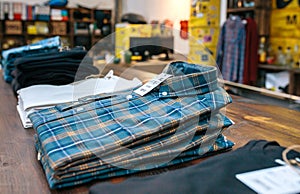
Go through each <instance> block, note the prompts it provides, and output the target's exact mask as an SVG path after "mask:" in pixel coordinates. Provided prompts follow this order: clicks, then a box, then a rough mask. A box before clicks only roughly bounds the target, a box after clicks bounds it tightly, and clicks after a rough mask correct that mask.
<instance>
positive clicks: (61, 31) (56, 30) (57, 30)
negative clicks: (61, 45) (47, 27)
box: [51, 22, 67, 35]
mask: <svg viewBox="0 0 300 194" xmlns="http://www.w3.org/2000/svg"><path fill="white" fill-rule="evenodd" d="M51 29H52V34H54V35H66V34H67V23H66V22H51Z"/></svg>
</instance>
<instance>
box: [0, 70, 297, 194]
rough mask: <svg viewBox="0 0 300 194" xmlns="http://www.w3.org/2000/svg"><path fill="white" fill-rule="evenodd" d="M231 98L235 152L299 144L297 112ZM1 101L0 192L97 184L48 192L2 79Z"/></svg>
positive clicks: (85, 189) (130, 74)
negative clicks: (258, 143) (263, 143)
mask: <svg viewBox="0 0 300 194" xmlns="http://www.w3.org/2000/svg"><path fill="white" fill-rule="evenodd" d="M112 68H113V69H115V73H117V74H120V75H122V76H123V77H126V78H128V79H130V78H132V77H133V76H136V77H138V78H140V79H142V80H146V79H150V78H151V77H153V76H154V74H152V73H146V72H141V71H139V70H130V71H126V68H125V67H122V68H120V67H118V66H117V65H115V66H113V67H112ZM1 73H2V72H1ZM232 97H233V100H234V102H233V103H232V104H230V105H228V106H227V108H226V114H227V116H228V117H230V118H231V119H232V120H233V121H234V122H235V125H233V126H231V127H230V128H228V129H227V130H226V131H225V133H224V134H225V135H226V136H227V138H228V139H230V140H232V141H234V142H235V143H236V145H235V147H234V149H236V148H238V147H240V146H243V145H244V144H246V143H247V142H248V141H249V140H253V139H265V140H270V141H277V142H279V143H280V144H281V145H283V146H289V145H293V144H300V119H299V118H300V112H297V111H293V110H288V109H285V108H281V107H277V106H270V105H265V104H260V103H259V102H256V101H251V100H248V99H245V98H241V97H236V96H232ZM0 100H1V105H0V193H5V194H6V193H9V194H10V193H22V194H23V193H39V194H42V193H72V194H73V193H88V189H89V187H90V186H91V185H92V184H94V183H98V182H100V181H95V182H92V183H88V184H85V185H82V186H77V187H74V188H68V189H63V190H50V189H49V187H48V184H47V181H46V178H45V174H44V171H43V169H42V167H41V165H40V163H39V161H37V156H36V151H35V148H34V138H33V135H34V130H33V129H27V130H26V129H24V128H23V127H22V124H21V122H20V119H19V115H18V113H17V110H16V104H17V100H16V98H15V96H14V95H13V92H12V89H11V86H10V85H9V84H6V83H5V82H4V81H3V78H2V77H1V78H0Z"/></svg>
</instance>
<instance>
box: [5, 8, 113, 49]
mask: <svg viewBox="0 0 300 194" xmlns="http://www.w3.org/2000/svg"><path fill="white" fill-rule="evenodd" d="M52 9H60V10H66V11H67V16H66V17H62V18H61V20H59V19H57V18H55V17H54V19H53V18H51V15H50V20H47V21H45V20H41V19H38V20H32V19H28V20H0V38H1V40H2V41H0V43H1V45H0V51H1V52H2V49H3V42H4V40H3V39H5V38H6V37H16V39H17V38H19V39H20V38H22V41H23V45H25V44H27V43H28V42H31V40H32V39H34V38H39V37H45V38H46V37H52V36H62V37H67V36H68V39H69V42H68V46H70V47H75V46H81V45H78V44H80V43H82V42H84V44H85V45H84V46H85V47H86V48H87V49H90V48H91V47H92V45H93V44H94V42H95V40H99V39H101V38H103V37H104V36H105V34H96V33H95V31H96V30H98V29H100V31H101V30H102V29H101V28H102V27H103V26H107V25H109V27H110V29H112V22H111V15H112V10H98V9H85V8H66V7H51V10H52ZM96 12H101V13H104V14H106V15H109V17H108V18H109V20H108V19H107V17H106V18H102V19H103V21H99V18H96V17H95V16H96V14H95V13H96ZM50 13H52V12H51V11H50ZM58 18H59V17H58ZM100 19H101V18H100ZM38 22H40V23H43V22H44V23H46V25H45V26H46V27H47V28H48V32H47V33H45V34H44V33H38V32H36V31H37V29H35V28H37V25H36V23H38ZM7 23H9V24H11V25H13V24H14V23H18V26H17V27H18V29H21V32H20V30H19V32H18V33H13V32H10V33H7V28H6V24H7ZM76 23H87V26H88V28H87V32H88V33H86V34H82V33H78V34H77V33H76ZM90 24H94V28H91V27H90ZM96 24H97V25H96ZM99 24H101V25H99ZM29 26H30V27H31V28H32V29H28V27H29ZM17 27H16V28H17ZM11 29H12V30H13V29H14V26H12V28H11ZM30 30H32V31H31V33H30V32H28V31H30ZM110 33H111V31H110ZM78 39H86V41H84V40H81V41H79V42H78ZM13 47H14V46H12V47H9V48H13Z"/></svg>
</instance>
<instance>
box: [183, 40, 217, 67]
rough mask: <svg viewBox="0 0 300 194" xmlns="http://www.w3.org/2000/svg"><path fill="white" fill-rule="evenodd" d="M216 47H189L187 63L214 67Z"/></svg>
mask: <svg viewBox="0 0 300 194" xmlns="http://www.w3.org/2000/svg"><path fill="white" fill-rule="evenodd" d="M216 50H217V46H216V45H215V46H206V47H205V46H190V51H189V54H188V61H189V62H190V63H195V64H202V65H211V66H215V65H216V61H215V56H216Z"/></svg>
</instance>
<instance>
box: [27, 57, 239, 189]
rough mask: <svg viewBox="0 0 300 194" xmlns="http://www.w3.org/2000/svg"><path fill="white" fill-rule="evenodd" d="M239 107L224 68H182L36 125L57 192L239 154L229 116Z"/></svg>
mask: <svg viewBox="0 0 300 194" xmlns="http://www.w3.org/2000/svg"><path fill="white" fill-rule="evenodd" d="M151 84H152V86H153V87H151ZM141 92H142V93H141ZM231 101H232V99H231V97H230V96H229V95H228V94H227V93H226V91H225V90H224V89H223V88H222V87H221V86H220V84H219V82H218V75H217V69H216V67H213V66H201V65H196V64H189V63H186V62H180V61H178V62H172V63H170V64H169V65H168V66H167V67H166V69H165V70H164V71H163V72H162V74H161V75H159V76H158V77H157V78H155V79H153V80H151V81H149V82H148V83H146V84H145V85H143V86H142V87H141V88H136V89H133V90H127V91H125V92H122V93H118V94H99V95H93V96H87V97H84V98H81V99H79V100H78V101H74V102H70V103H64V104H60V105H56V106H55V107H52V108H47V109H44V110H40V111H38V112H34V113H32V114H30V115H29V118H30V120H31V122H32V124H33V128H34V129H35V132H36V134H35V140H36V150H37V152H38V159H39V160H40V162H41V164H42V165H43V168H44V171H45V174H46V178H47V180H48V183H49V186H50V188H63V187H69V186H74V185H78V184H82V183H86V182H89V181H92V180H95V179H108V178H113V177H119V176H124V175H131V174H134V173H137V172H144V171H148V170H157V169H161V168H165V167H169V166H173V165H179V164H184V163H186V162H189V161H192V160H195V159H198V158H202V157H206V156H209V155H212V154H216V153H220V152H223V151H226V150H229V149H231V148H232V146H233V145H234V143H233V142H231V141H230V140H227V139H226V137H225V136H224V135H223V133H222V132H223V130H224V129H226V128H227V127H229V126H230V125H232V124H233V122H232V121H231V120H230V119H229V118H227V117H226V115H224V112H223V111H221V109H223V108H224V107H225V106H226V105H227V104H229V103H231Z"/></svg>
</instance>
